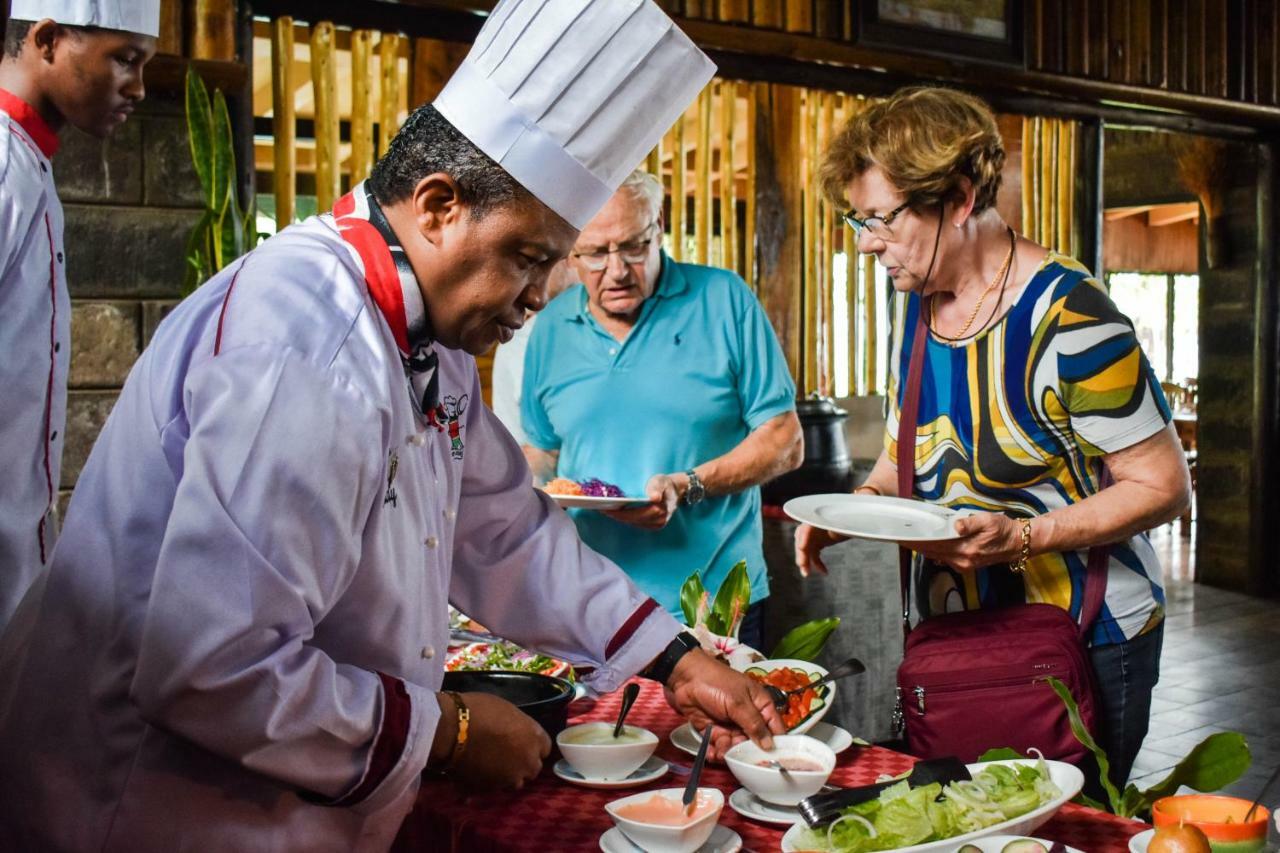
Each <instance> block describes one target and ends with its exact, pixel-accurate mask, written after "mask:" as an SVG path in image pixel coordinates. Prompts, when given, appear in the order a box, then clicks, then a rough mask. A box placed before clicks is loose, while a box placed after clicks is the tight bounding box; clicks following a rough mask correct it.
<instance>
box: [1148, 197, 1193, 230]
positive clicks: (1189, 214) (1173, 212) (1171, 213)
mask: <svg viewBox="0 0 1280 853" xmlns="http://www.w3.org/2000/svg"><path fill="white" fill-rule="evenodd" d="M1199 218H1200V202H1198V201H1188V202H1184V203H1182V204H1160V205H1155V206H1153V207H1152V208H1151V209H1150V210H1148V211H1147V224H1148V225H1150V226H1151V227H1152V228H1159V227H1160V226H1162V225H1172V224H1174V223H1175V222H1186V221H1187V220H1195V219H1199Z"/></svg>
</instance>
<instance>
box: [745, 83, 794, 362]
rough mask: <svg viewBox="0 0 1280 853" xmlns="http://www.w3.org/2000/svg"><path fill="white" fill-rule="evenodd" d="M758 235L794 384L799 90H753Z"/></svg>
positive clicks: (769, 302)
mask: <svg viewBox="0 0 1280 853" xmlns="http://www.w3.org/2000/svg"><path fill="white" fill-rule="evenodd" d="M756 95H757V97H758V98H759V99H760V104H759V116H760V123H759V133H758V135H757V137H756V154H757V158H756V211H757V214H758V221H757V223H756V235H757V240H758V254H757V257H756V259H757V264H758V269H759V279H758V280H759V294H760V301H761V303H763V305H764V309H765V313H766V314H767V315H768V317H769V320H770V322H771V323H772V324H773V329H774V331H775V332H776V333H777V335H778V343H779V344H781V346H782V352H783V353H784V354H785V355H786V357H787V364H788V366H789V367H790V368H791V376H792V378H793V379H799V370H800V359H801V355H800V347H801V338H800V323H801V316H800V311H801V304H800V289H801V286H802V280H801V263H802V259H803V257H804V247H803V243H802V242H801V230H800V228H801V222H802V206H801V197H800V189H801V187H800V162H801V158H802V156H803V151H802V149H801V147H800V124H801V90H800V89H797V88H795V87H794V86H780V85H769V86H759V87H757V88H756Z"/></svg>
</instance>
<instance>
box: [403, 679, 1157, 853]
mask: <svg viewBox="0 0 1280 853" xmlns="http://www.w3.org/2000/svg"><path fill="white" fill-rule="evenodd" d="M640 683H641V685H642V689H641V692H640V696H639V698H638V699H637V700H636V704H635V707H633V708H632V710H631V714H630V715H629V716H628V717H627V722H628V724H630V725H636V726H642V727H644V728H647V729H649V730H650V731H653V732H654V733H655V734H657V735H658V736H659V738H661V744H660V745H659V746H658V751H657V753H656V754H657V755H658V756H659V757H661V758H664V759H666V760H667V761H670V762H675V763H677V764H680V765H683V766H685V767H687V766H689V765H690V764H692V762H693V759H692V757H691V756H689V755H688V754H686V753H684V752H681V751H680V750H678V749H676V748H675V747H674V746H672V745H671V742H670V740H669V739H668V737H667V736H668V735H669V734H670V733H671V731H672V730H673V729H675V728H676V727H677V726H678V725H680V724H681V722H682V721H681V719H680V718H679V717H678V716H677V715H676V713H675V712H674V711H672V710H671V709H670V708H669V707H668V706H667V704H666V701H665V700H664V699H663V697H662V691H661V689H660V688H659V687H658V686H657V685H655V684H654V683H653V682H648V681H642V682H640ZM621 696H622V691H618V692H617V693H613V694H610V695H608V696H605V697H603V698H601V699H600V701H599V702H597V703H595V704H594V706H591V707H590V708H589V710H587V709H585V708H583V706H582V705H579V706H574V710H579V709H581V712H580V713H579V714H578V715H577V716H574V717H571V719H570V723H571V724H572V723H575V722H587V721H591V720H613V719H616V718H617V713H618V705H619V703H620V701H621ZM855 734H856V732H855ZM552 758H553V760H554V759H558V758H559V755H558V754H557V753H555V751H554V748H553V755H552ZM839 759H840V760H839V764H838V765H837V767H836V770H835V773H833V774H832V776H831V782H832V783H833V784H839V785H865V784H868V783H871V782H874V781H875V780H876V778H877V777H878V776H880V775H881V774H884V773H889V774H897V773H902V772H903V771H905V770H907V769H909V768H910V767H911V764H912V763H913V760H912V759H911V758H910V757H909V756H907V755H903V754H902V753H898V752H892V751H890V750H887V749H881V748H879V747H859V746H856V745H855V746H852V747H850V748H849V749H848V750H846V751H845V752H843V753H841V755H840V756H839ZM686 778H687V777H686V776H680V775H677V774H676V773H674V772H671V773H668V774H667V775H666V776H664V777H662V778H661V779H658V780H657V781H654V782H651V783H649V784H648V785H645V786H641V787H639V788H630V789H623V790H604V791H600V790H591V789H587V788H581V787H577V786H575V785H571V784H569V783H568V782H563V781H561V780H560V779H558V778H557V777H556V776H555V775H554V774H552V772H551V769H550V764H548V766H547V767H546V768H545V769H544V770H543V772H542V775H541V776H539V777H538V779H537V780H535V781H534V782H533V783H532V784H530V785H528V786H527V787H525V789H524V790H522V791H518V792H504V793H494V794H484V795H471V796H462V795H460V794H459V793H458V792H457V791H456V790H455V789H454V788H453V787H452V786H450V785H448V784H445V783H440V782H429V783H427V784H425V785H423V788H422V791H421V793H420V794H419V795H418V803H417V806H416V807H415V809H414V811H413V813H412V814H411V815H410V817H409V818H408V820H406V821H405V824H404V827H403V828H402V829H401V832H400V836H399V838H397V839H396V845H395V848H394V849H395V850H396V851H403V853H408V851H414V853H435V851H449V853H463V851H465V853H490V851H493V853H498V851H556V853H570V851H582V853H586V851H593V850H599V849H600V836H601V835H602V834H603V833H604V832H605V831H606V830H608V829H609V828H610V827H612V826H613V822H612V821H611V820H610V819H609V815H608V814H606V813H605V810H604V804H605V803H607V802H609V801H611V800H614V799H618V798H620V797H624V796H627V795H629V794H633V793H636V792H637V791H643V790H656V789H659V788H672V787H683V786H684V783H685V780H686ZM702 784H703V785H706V786H714V787H717V788H720V789H721V790H722V791H724V794H725V799H726V803H725V807H724V813H723V814H722V815H721V816H720V823H722V824H724V825H726V826H729V827H731V828H732V829H733V830H734V831H736V832H737V833H738V835H740V836H742V841H743V851H744V853H745V852H746V851H755V853H764V851H776V850H778V849H779V844H780V842H781V839H782V835H783V832H784V831H785V830H786V827H779V826H773V825H770V824H762V823H756V822H755V821H751V820H748V819H746V818H744V817H742V816H741V815H739V814H738V813H737V812H735V811H733V810H732V809H731V808H730V807H729V805H728V803H727V800H728V796H729V794H731V793H732V792H733V791H734V790H735V789H736V788H738V787H739V785H738V781H737V780H736V779H735V778H734V777H733V775H732V774H731V773H730V772H729V770H728V769H727V768H726V767H724V766H723V765H711V764H708V765H707V767H706V769H705V770H704V772H703V776H702ZM1146 828H1148V827H1147V825H1146V824H1142V823H1137V822H1134V821H1131V820H1125V819H1123V818H1118V817H1115V816H1113V815H1109V814H1105V813H1103V812H1100V811H1095V810H1094V809H1089V808H1085V807H1083V806H1077V805H1074V804H1071V803H1068V804H1067V805H1066V806H1064V807H1063V808H1062V810H1061V811H1060V812H1059V813H1058V814H1057V816H1056V817H1054V818H1053V820H1051V821H1049V822H1048V823H1046V824H1045V825H1044V826H1043V827H1041V828H1040V829H1039V830H1038V831H1037V832H1036V835H1037V836H1039V837H1041V838H1045V839H1049V840H1053V841H1061V842H1062V843H1063V844H1066V845H1067V846H1069V847H1075V848H1077V849H1079V850H1084V851H1088V853H1125V852H1126V851H1127V850H1128V849H1129V848H1128V842H1129V838H1130V836H1133V835H1136V834H1137V833H1138V832H1141V831H1142V830H1144V829H1146Z"/></svg>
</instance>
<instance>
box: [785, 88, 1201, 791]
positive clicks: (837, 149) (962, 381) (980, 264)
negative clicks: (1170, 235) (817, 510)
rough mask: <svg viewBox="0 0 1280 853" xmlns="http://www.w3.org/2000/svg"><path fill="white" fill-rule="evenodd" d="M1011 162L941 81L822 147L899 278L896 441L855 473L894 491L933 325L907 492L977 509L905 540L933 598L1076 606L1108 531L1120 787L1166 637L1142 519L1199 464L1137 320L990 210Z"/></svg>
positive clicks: (1108, 693)
mask: <svg viewBox="0 0 1280 853" xmlns="http://www.w3.org/2000/svg"><path fill="white" fill-rule="evenodd" d="M1004 160H1005V152H1004V144H1003V142H1002V140H1001V138H1000V134H999V131H998V129H997V126H996V121H995V117H994V116H993V115H992V112H991V110H990V108H989V107H988V106H987V105H986V104H985V103H983V102H982V101H981V100H979V99H977V98H975V97H972V96H970V95H967V94H964V93H962V92H957V91H952V90H949V89H941V88H913V89H906V90H902V91H899V92H897V93H896V94H894V95H893V96H892V97H890V98H888V99H887V100H885V101H881V102H879V103H875V104H873V105H871V106H870V107H869V108H868V109H866V110H865V111H863V112H862V113H860V114H858V115H857V116H855V117H854V118H853V119H852V120H851V121H850V122H849V124H848V126H847V127H846V128H845V129H844V130H843V131H842V132H841V133H840V134H839V135H838V136H837V137H836V138H835V140H834V141H833V142H832V144H831V147H830V149H829V150H828V151H827V152H826V154H825V157H824V162H823V164H822V168H821V178H822V182H823V189H824V191H825V193H826V194H827V196H828V197H829V198H831V199H832V200H833V201H834V202H836V203H837V204H840V205H841V206H843V207H846V208H847V209H848V213H846V214H845V219H846V221H847V222H848V223H849V224H850V225H851V226H852V227H853V229H854V231H855V233H856V234H857V248H858V251H859V252H863V253H870V254H874V255H875V256H876V259H877V260H878V261H879V263H880V264H881V265H882V266H883V267H884V268H885V269H886V271H887V272H888V275H889V279H890V281H891V282H892V283H893V289H894V291H895V293H894V296H893V308H892V324H893V333H892V343H891V349H890V353H891V356H890V384H889V407H888V408H889V412H888V425H887V431H886V442H885V450H884V451H883V452H882V453H881V454H880V458H879V460H878V461H877V462H876V464H875V467H874V469H873V470H872V472H871V474H870V476H869V477H868V479H867V481H866V482H865V483H863V484H862V485H861V486H859V487H858V488H857V489H856V490H855V491H856V492H869V493H873V494H884V495H896V494H898V485H897V484H898V474H897V464H898V458H897V429H898V422H899V418H900V416H901V407H902V405H903V399H904V394H903V392H904V386H905V384H906V377H907V375H908V365H909V361H910V356H911V353H912V345H913V344H914V343H915V336H916V331H915V330H917V329H923V330H925V332H924V333H925V334H926V335H927V338H926V340H925V342H924V344H923V349H922V350H921V352H922V354H923V358H924V362H923V364H924V368H923V373H922V379H921V383H920V394H919V408H918V412H917V418H916V425H917V429H916V436H917V440H916V444H915V451H914V459H913V460H909V461H908V463H907V464H913V465H914V479H913V480H912V481H911V482H912V483H913V486H912V495H913V497H915V498H918V499H923V500H925V501H929V502H932V503H936V504H940V505H943V506H947V507H952V508H956V509H965V510H971V511H974V514H973V515H971V516H969V517H966V518H962V519H960V520H958V521H956V523H955V529H956V532H957V533H958V534H959V536H958V538H955V539H951V540H946V541H939V542H929V543H913V544H912V548H913V550H915V551H917V552H918V553H920V554H921V555H922V557H923V560H922V561H920V562H919V563H918V564H917V567H916V571H915V580H916V587H915V588H916V600H917V605H918V606H919V608H920V610H921V611H922V612H921V616H922V617H924V618H927V617H928V616H930V615H933V614H938V613H943V612H948V611H955V610H975V609H979V608H984V609H985V608H992V607H999V606H1002V605H1008V604H1015V603H1023V602H1043V603H1049V604H1054V605H1057V606H1059V607H1061V608H1063V609H1064V610H1066V611H1067V612H1068V613H1069V614H1070V615H1071V616H1072V617H1073V618H1075V619H1077V620H1078V619H1079V617H1080V612H1081V608H1082V604H1083V600H1082V588H1083V580H1084V577H1085V574H1086V566H1087V564H1088V555H1089V550H1090V548H1092V547H1094V546H1099V545H1105V546H1107V548H1106V556H1107V558H1108V559H1107V563H1106V576H1107V585H1106V595H1105V600H1104V601H1103V604H1102V608H1101V612H1100V615H1099V616H1098V618H1097V620H1096V622H1095V623H1094V626H1093V628H1092V630H1091V631H1090V632H1089V633H1088V636H1087V637H1086V640H1087V643H1088V646H1089V649H1088V654H1089V659H1090V663H1091V664H1092V666H1093V669H1094V674H1095V676H1096V682H1097V685H1098V698H1099V701H1100V706H1101V707H1100V709H1099V714H1098V718H1099V728H1100V729H1101V731H1099V732H1097V733H1096V734H1097V735H1098V736H1099V740H1100V742H1101V745H1102V746H1103V747H1104V748H1105V749H1106V751H1107V752H1108V754H1109V756H1110V758H1111V767H1112V777H1113V778H1114V780H1115V781H1116V782H1117V783H1119V784H1121V785H1123V783H1124V781H1125V779H1126V778H1127V777H1128V774H1129V770H1130V768H1131V767H1132V765H1133V760H1134V758H1135V757H1136V755H1137V753H1138V750H1139V748H1140V747H1141V745H1142V740H1143V738H1144V737H1145V735H1146V731H1147V725H1148V716H1149V712H1150V704H1151V691H1152V688H1153V687H1154V686H1155V683H1156V680H1157V678H1158V677H1159V658H1160V647H1161V642H1162V636H1163V617H1164V593H1163V590H1162V587H1161V578H1160V574H1161V570H1160V564H1159V561H1158V559H1157V557H1156V555H1155V553H1154V551H1153V550H1152V548H1151V544H1150V542H1149V541H1148V540H1147V537H1146V535H1145V532H1144V531H1147V530H1150V529H1151V528H1153V527H1155V526H1157V525H1159V524H1163V523H1165V522H1167V521H1170V520H1171V519H1173V518H1176V517H1177V516H1178V515H1179V514H1180V513H1181V512H1182V510H1183V508H1184V507H1185V506H1186V505H1187V502H1188V500H1189V499H1190V483H1189V479H1188V475H1187V467H1186V463H1185V460H1184V458H1183V455H1182V449H1181V446H1180V445H1179V443H1178V439H1177V436H1176V434H1175V433H1174V430H1173V427H1172V426H1171V425H1170V414H1169V409H1168V405H1167V404H1166V402H1165V400H1164V397H1163V395H1162V393H1161V391H1160V385H1159V382H1158V381H1157V380H1156V378H1155V376H1154V374H1153V373H1152V370H1151V367H1150V365H1149V364H1148V362H1147V358H1146V356H1145V355H1144V354H1143V352H1142V350H1141V348H1140V347H1139V345H1138V341H1137V339H1136V338H1135V337H1134V332H1133V326H1132V323H1131V322H1130V321H1129V319H1128V318H1127V317H1125V316H1124V315H1123V314H1121V313H1120V312H1119V311H1118V310H1117V309H1116V307H1115V305H1114V304H1113V303H1112V301H1111V299H1110V297H1109V296H1108V295H1107V291H1106V289H1105V287H1104V286H1103V285H1102V284H1101V283H1099V281H1098V280H1097V279H1095V278H1093V277H1092V276H1091V275H1090V274H1089V271H1088V270H1086V269H1085V268H1084V267H1083V266H1081V265H1080V264H1079V263H1078V262H1077V261H1075V260H1073V259H1071V258H1068V257H1064V256H1062V255H1060V254H1057V253H1055V252H1052V251H1050V250H1048V249H1046V248H1045V247H1044V246H1040V245H1038V244H1036V243H1035V242H1033V241H1031V240H1028V239H1026V238H1025V237H1020V236H1019V235H1017V234H1016V233H1015V232H1014V230H1013V229H1012V228H1011V227H1010V226H1009V225H1008V224H1007V223H1005V221H1004V220H1003V219H1002V218H1001V216H1000V214H999V213H998V212H997V211H996V209H995V201H996V195H997V193H998V192H999V189H1000V177H1001V170H1002V168H1003V166H1004ZM921 321H922V322H921ZM841 538H842V537H840V536H838V535H836V534H833V533H830V532H828V531H825V530H821V529H818V528H814V527H811V526H809V525H803V526H801V527H800V529H799V530H798V531H797V535H796V562H797V564H798V566H799V568H800V570H801V573H802V574H806V575H807V574H808V573H809V572H811V571H817V572H822V573H825V571H826V568H825V566H824V565H823V563H822V559H821V557H820V552H821V550H822V549H823V548H825V547H826V546H828V545H831V544H833V543H834V542H837V541H839V540H840V539H841ZM1011 569H1012V570H1011Z"/></svg>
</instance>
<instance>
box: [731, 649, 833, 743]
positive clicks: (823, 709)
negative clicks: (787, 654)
mask: <svg viewBox="0 0 1280 853" xmlns="http://www.w3.org/2000/svg"><path fill="white" fill-rule="evenodd" d="M734 669H737V670H739V671H741V672H742V673H743V674H744V675H746V676H747V677H748V678H753V679H755V680H756V681H759V682H760V683H762V684H771V685H773V686H774V687H777V688H778V689H779V690H781V691H782V692H784V693H788V691H793V690H794V691H798V692H794V693H789V695H788V696H787V707H786V710H784V711H783V712H782V722H783V724H784V725H785V726H786V727H787V734H791V735H801V734H804V733H805V732H807V731H809V729H811V728H813V727H814V725H815V724H816V723H817V722H818V721H819V720H821V719H822V718H823V717H825V716H826V714H827V711H830V710H831V703H832V702H833V701H835V695H836V685H835V684H819V685H818V686H817V687H814V688H810V689H801V688H804V687H805V685H807V684H809V683H810V682H813V681H817V680H818V679H819V678H822V677H823V676H825V675H826V674H827V670H826V669H824V668H823V667H820V666H818V665H817V664H816V663H809V662H808V661H803V660H796V659H789V658H784V659H782V660H762V661H758V662H756V663H752V664H748V665H745V666H735V667H734Z"/></svg>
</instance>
